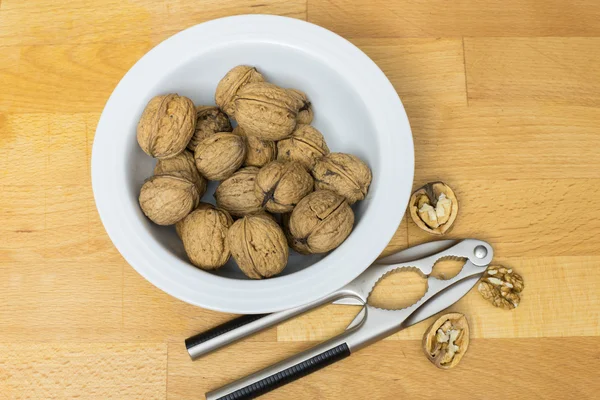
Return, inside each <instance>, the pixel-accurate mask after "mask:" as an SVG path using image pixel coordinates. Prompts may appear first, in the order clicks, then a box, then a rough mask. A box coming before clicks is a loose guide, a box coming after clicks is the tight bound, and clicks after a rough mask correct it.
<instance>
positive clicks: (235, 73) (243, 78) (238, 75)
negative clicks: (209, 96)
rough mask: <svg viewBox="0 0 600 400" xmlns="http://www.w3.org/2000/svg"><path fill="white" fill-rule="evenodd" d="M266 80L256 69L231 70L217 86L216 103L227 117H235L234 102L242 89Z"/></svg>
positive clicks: (241, 66) (242, 67)
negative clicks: (247, 85) (249, 84)
mask: <svg viewBox="0 0 600 400" xmlns="http://www.w3.org/2000/svg"><path fill="white" fill-rule="evenodd" d="M264 80H265V78H263V76H262V75H261V74H260V72H258V71H257V70H256V68H254V67H250V66H248V65H238V66H237V67H234V68H232V69H231V70H229V72H227V74H225V76H224V77H223V79H221V80H220V81H219V83H218V84H217V91H216V92H215V103H217V105H218V106H219V107H221V110H223V111H225V113H226V114H227V115H229V116H230V117H233V116H234V114H235V107H234V105H233V100H234V98H235V95H236V94H237V92H238V91H239V90H240V88H242V87H243V86H244V85H246V84H248V83H252V82H264Z"/></svg>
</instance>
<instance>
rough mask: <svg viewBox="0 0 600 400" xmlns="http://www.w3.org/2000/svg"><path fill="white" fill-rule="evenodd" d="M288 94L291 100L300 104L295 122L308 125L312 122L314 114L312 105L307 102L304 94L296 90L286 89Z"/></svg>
mask: <svg viewBox="0 0 600 400" xmlns="http://www.w3.org/2000/svg"><path fill="white" fill-rule="evenodd" d="M288 92H289V93H290V95H291V96H292V97H293V98H295V99H296V100H297V101H298V102H300V106H299V108H298V116H297V117H296V121H298V123H299V124H310V123H311V122H312V120H313V117H314V114H313V108H312V104H311V103H310V101H309V100H308V97H307V96H306V93H304V92H302V91H300V90H298V89H288Z"/></svg>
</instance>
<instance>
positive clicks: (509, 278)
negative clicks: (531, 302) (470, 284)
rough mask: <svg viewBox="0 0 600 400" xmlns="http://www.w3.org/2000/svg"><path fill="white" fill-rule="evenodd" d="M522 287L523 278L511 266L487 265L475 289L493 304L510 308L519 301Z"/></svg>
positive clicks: (523, 285) (514, 306) (523, 286)
mask: <svg viewBox="0 0 600 400" xmlns="http://www.w3.org/2000/svg"><path fill="white" fill-rule="evenodd" d="M524 288H525V284H524V283H523V278H522V277H521V275H519V274H517V273H515V272H514V271H513V270H512V269H511V268H506V267H500V266H489V267H488V268H487V270H486V271H485V274H484V275H483V277H482V278H481V281H480V282H479V286H478V287H477V290H478V291H479V293H481V295H482V296H483V298H484V299H486V300H487V301H489V302H490V303H492V304H493V305H494V306H496V307H500V308H504V309H505V310H512V309H513V308H516V307H517V306H518V305H519V303H520V302H521V292H522V291H523V289H524Z"/></svg>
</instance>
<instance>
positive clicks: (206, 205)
mask: <svg viewBox="0 0 600 400" xmlns="http://www.w3.org/2000/svg"><path fill="white" fill-rule="evenodd" d="M208 208H215V207H214V206H213V205H212V204H209V203H204V202H200V203H198V207H196V209H195V210H194V211H196V210H206V209H208ZM194 211H192V212H194ZM190 214H191V213H190ZM188 215H189V214H188ZM184 224H185V218H184V219H182V220H181V221H179V222H177V223H176V224H175V231H176V232H177V236H179V239H181V232H182V230H183V225H184Z"/></svg>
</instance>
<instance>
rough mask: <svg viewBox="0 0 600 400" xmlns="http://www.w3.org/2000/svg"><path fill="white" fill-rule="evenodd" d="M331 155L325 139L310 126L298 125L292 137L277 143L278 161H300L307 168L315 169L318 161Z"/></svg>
mask: <svg viewBox="0 0 600 400" xmlns="http://www.w3.org/2000/svg"><path fill="white" fill-rule="evenodd" d="M327 154H329V147H327V143H325V138H324V137H323V135H322V134H321V132H319V131H318V130H317V129H315V128H313V127H312V126H310V125H302V124H300V125H297V126H296V129H294V132H292V135H291V136H290V137H287V138H285V139H282V140H280V141H279V142H277V159H278V160H283V161H298V162H299V163H301V164H302V165H304V166H305V167H306V168H309V169H310V168H313V167H314V165H315V163H316V162H317V160H318V159H319V158H321V157H323V156H324V155H327Z"/></svg>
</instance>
